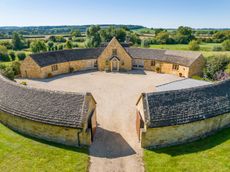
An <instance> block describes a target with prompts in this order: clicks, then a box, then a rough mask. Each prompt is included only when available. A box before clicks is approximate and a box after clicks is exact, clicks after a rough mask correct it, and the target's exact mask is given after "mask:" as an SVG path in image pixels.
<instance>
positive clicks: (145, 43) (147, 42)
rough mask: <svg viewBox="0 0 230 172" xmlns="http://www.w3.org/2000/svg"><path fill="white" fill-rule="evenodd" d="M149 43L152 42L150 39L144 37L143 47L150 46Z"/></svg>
mask: <svg viewBox="0 0 230 172" xmlns="http://www.w3.org/2000/svg"><path fill="white" fill-rule="evenodd" d="M149 44H150V40H148V39H143V40H142V41H141V47H143V48H148V47H149Z"/></svg>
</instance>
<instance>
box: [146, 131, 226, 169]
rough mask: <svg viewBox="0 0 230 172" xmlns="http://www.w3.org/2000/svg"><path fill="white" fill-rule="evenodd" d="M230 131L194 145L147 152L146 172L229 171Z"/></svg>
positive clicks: (222, 132)
mask: <svg viewBox="0 0 230 172" xmlns="http://www.w3.org/2000/svg"><path fill="white" fill-rule="evenodd" d="M229 152H230V129H225V130H223V131H221V132H219V133H218V134H216V135H213V136H210V137H208V138H206V139H203V140H199V141H196V142H193V143H189V144H185V145H181V146H173V147H169V148H163V149H158V150H144V163H145V168H146V169H145V170H146V172H153V171H157V172H168V171H172V172H182V171H186V172H208V171H209V172H229V171H230V163H229V160H230V153H229Z"/></svg>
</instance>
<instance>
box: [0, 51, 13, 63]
mask: <svg viewBox="0 0 230 172" xmlns="http://www.w3.org/2000/svg"><path fill="white" fill-rule="evenodd" d="M0 60H1V61H4V62H9V61H11V59H10V56H9V55H8V54H1V53H0Z"/></svg>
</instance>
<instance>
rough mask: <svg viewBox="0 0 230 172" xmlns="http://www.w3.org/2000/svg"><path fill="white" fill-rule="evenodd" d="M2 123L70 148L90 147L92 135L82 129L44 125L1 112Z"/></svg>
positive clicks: (0, 119)
mask: <svg viewBox="0 0 230 172" xmlns="http://www.w3.org/2000/svg"><path fill="white" fill-rule="evenodd" d="M0 122H1V123H3V124H4V125H6V126H8V127H9V128H12V129H13V130H15V131H18V132H20V133H23V134H26V135H28V136H32V137H35V138H39V139H43V140H47V141H51V142H56V143H61V144H65V145H69V146H79V144H81V145H90V143H91V133H90V132H89V131H87V132H84V131H83V130H82V129H76V128H68V127H60V126H55V125H48V124H43V123H39V122H35V121H31V120H28V119H24V118H20V117H16V116H13V115H10V114H7V113H4V112H0Z"/></svg>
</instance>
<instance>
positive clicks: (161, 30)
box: [155, 28, 167, 36]
mask: <svg viewBox="0 0 230 172" xmlns="http://www.w3.org/2000/svg"><path fill="white" fill-rule="evenodd" d="M160 32H167V30H165V29H161V28H160V29H155V36H157V35H158V34H159V33H160Z"/></svg>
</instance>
